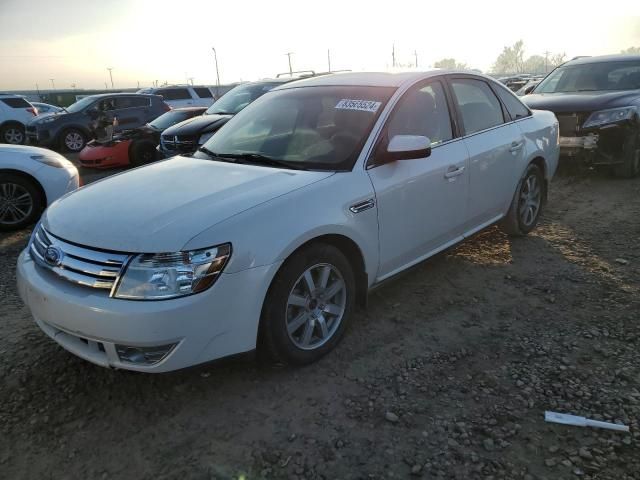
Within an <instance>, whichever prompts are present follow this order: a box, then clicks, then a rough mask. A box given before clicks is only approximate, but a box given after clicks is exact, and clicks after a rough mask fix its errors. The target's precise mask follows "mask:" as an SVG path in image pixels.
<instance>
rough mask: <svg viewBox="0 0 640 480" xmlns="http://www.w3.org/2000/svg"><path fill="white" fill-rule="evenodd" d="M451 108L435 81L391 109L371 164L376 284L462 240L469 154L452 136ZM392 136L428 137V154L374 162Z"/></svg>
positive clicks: (409, 93) (421, 85)
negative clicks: (376, 224)
mask: <svg viewBox="0 0 640 480" xmlns="http://www.w3.org/2000/svg"><path fill="white" fill-rule="evenodd" d="M449 104H450V102H449V101H448V100H447V95H446V92H445V88H444V84H443V83H442V82H441V81H439V80H429V81H427V82H421V83H419V84H418V85H416V86H414V87H412V88H411V89H409V90H408V91H407V92H406V93H405V94H404V95H403V96H402V98H401V99H400V101H399V102H398V103H397V105H396V106H395V107H394V110H393V112H392V114H391V117H390V118H389V120H388V121H387V124H386V126H385V128H384V130H383V133H382V135H381V137H380V139H379V140H378V143H377V146H376V149H375V152H374V154H373V157H372V158H371V159H370V160H369V164H368V167H367V168H368V173H369V177H370V178H371V182H372V184H373V187H374V190H375V193H376V203H377V207H378V222H379V242H380V267H379V270H378V276H377V280H378V281H380V280H384V279H385V278H387V277H389V276H391V275H394V274H395V273H398V272H399V271H402V270H403V269H405V268H407V267H409V266H411V265H413V264H415V263H417V262H419V261H420V260H422V259H424V258H426V257H428V256H429V255H431V254H433V253H435V252H436V251H438V250H440V249H442V248H444V247H446V246H447V245H448V244H451V243H453V242H455V241H457V240H460V239H461V238H462V236H461V235H462V227H463V225H464V222H465V220H466V210H467V194H468V186H469V185H468V175H467V167H468V165H467V163H468V154H467V149H466V147H465V145H464V142H463V141H462V140H461V139H460V138H456V137H455V135H454V131H455V129H454V128H453V124H452V121H451V115H450V108H449ZM395 135H421V136H426V137H428V138H429V139H430V140H431V155H430V156H428V157H426V158H419V159H414V160H398V161H395V162H392V163H384V164H377V162H376V157H378V158H379V157H380V156H381V155H382V152H384V151H386V148H387V145H388V143H389V141H390V140H391V139H392V138H393V137H394V136H395Z"/></svg>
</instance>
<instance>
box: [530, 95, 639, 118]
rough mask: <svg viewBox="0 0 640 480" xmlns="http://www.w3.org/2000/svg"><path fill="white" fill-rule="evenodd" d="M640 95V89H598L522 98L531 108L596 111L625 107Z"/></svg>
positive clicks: (568, 111) (554, 110)
mask: <svg viewBox="0 0 640 480" xmlns="http://www.w3.org/2000/svg"><path fill="white" fill-rule="evenodd" d="M639 97H640V91H639V90H632V91H629V90H626V91H615V92H611V91H596V92H575V93H533V94H531V95H525V96H524V97H520V99H521V100H522V101H523V102H524V103H526V104H527V105H528V106H529V108H533V109H536V110H551V111H552V112H555V113H572V112H594V111H596V110H604V109H607V108H616V107H625V106H627V105H629V104H630V102H633V101H634V100H637V99H638V98H639Z"/></svg>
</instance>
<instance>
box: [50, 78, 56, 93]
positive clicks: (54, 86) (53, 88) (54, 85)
mask: <svg viewBox="0 0 640 480" xmlns="http://www.w3.org/2000/svg"><path fill="white" fill-rule="evenodd" d="M49 81H50V82H51V90H55V89H56V84H55V83H53V78H50V79H49Z"/></svg>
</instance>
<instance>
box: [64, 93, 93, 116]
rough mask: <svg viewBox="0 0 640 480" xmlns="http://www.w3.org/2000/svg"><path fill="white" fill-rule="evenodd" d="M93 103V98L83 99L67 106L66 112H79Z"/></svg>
mask: <svg viewBox="0 0 640 480" xmlns="http://www.w3.org/2000/svg"><path fill="white" fill-rule="evenodd" d="M95 101H96V99H95V97H84V98H83V99H81V100H78V101H77V102H76V103H73V104H71V105H69V106H68V107H67V112H69V113H76V112H80V111H82V110H84V109H85V108H87V107H88V106H89V105H91V104H92V103H93V102H95Z"/></svg>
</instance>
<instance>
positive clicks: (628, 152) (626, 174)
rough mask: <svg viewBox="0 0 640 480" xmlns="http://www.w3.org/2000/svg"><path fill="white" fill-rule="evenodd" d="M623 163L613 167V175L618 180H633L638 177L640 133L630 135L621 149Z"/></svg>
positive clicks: (639, 169)
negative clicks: (618, 178)
mask: <svg viewBox="0 0 640 480" xmlns="http://www.w3.org/2000/svg"><path fill="white" fill-rule="evenodd" d="M622 158H623V162H622V164H620V165H616V166H614V167H613V174H614V175H615V176H616V177H620V178H634V177H637V176H638V175H640V132H636V133H635V134H634V135H631V137H630V138H628V139H627V140H626V141H625V142H624V146H623V147H622Z"/></svg>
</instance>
